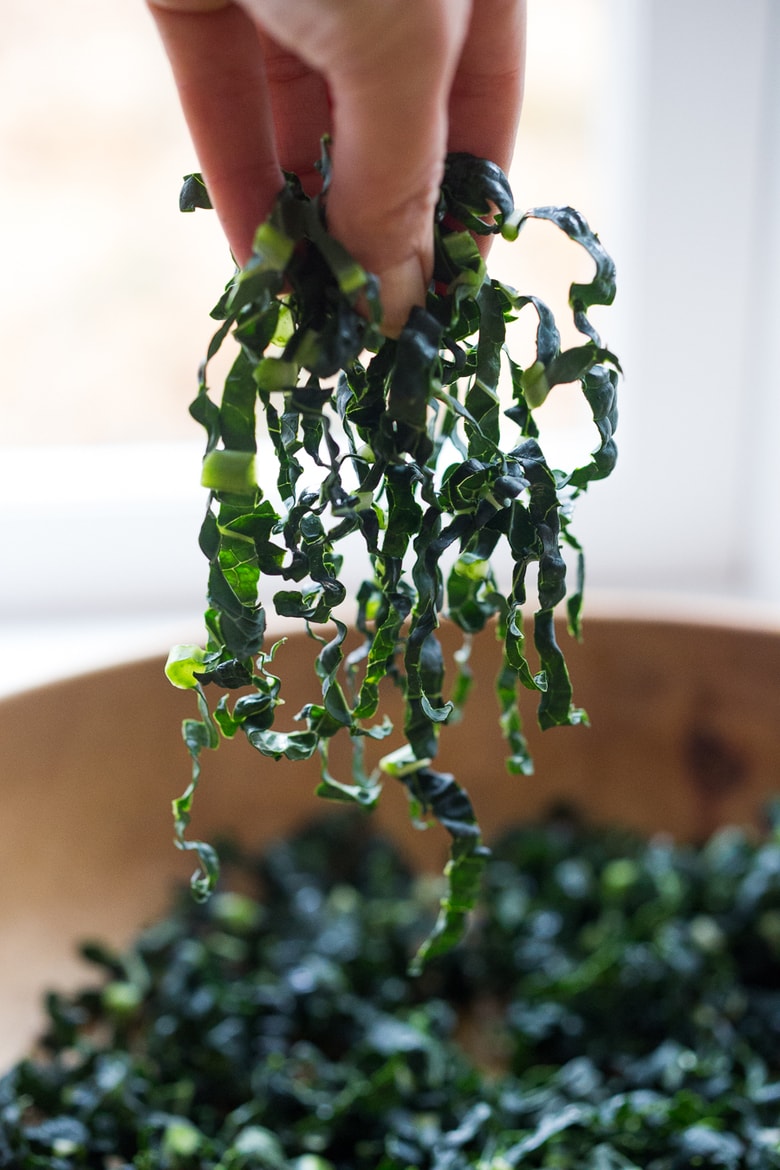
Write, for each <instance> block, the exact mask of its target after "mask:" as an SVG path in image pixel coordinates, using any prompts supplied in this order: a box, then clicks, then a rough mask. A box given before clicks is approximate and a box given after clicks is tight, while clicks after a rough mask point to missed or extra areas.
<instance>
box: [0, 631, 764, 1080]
mask: <svg viewBox="0 0 780 1170" xmlns="http://www.w3.org/2000/svg"><path fill="white" fill-rule="evenodd" d="M446 641H447V642H449V643H450V646H451V647H452V646H453V645H455V644H456V642H455V641H454V640H453V639H452V638H451V637H450V636H448V637H447V639H446ZM315 653H316V645H315V644H314V643H313V642H312V641H311V640H310V639H306V638H305V637H301V636H299V635H296V636H295V637H293V638H291V640H290V641H289V642H288V644H287V645H286V646H285V647H284V649H283V652H282V653H280V655H279V657H278V659H277V663H278V665H279V669H280V673H281V674H282V675H283V677H284V678H285V679H289V680H291V681H290V683H289V684H288V685H286V687H285V693H286V699H287V704H288V706H287V708H286V710H287V711H289V712H290V721H289V722H290V725H292V723H291V717H292V715H293V714H294V713H295V712H296V711H297V710H298V709H299V707H300V706H301V705H302V704H303V703H304V702H305V701H307V700H310V699H311V698H312V697H313V696H312V694H311V693H310V692H311V686H310V684H309V679H310V678H311V674H310V667H309V663H310V662H311V660H312V659H313V656H314V654H315ZM568 654H569V661H570V666H571V672H572V676H573V679H574V681H575V698H576V700H577V702H578V703H580V704H581V705H583V706H584V707H585V708H586V709H587V711H588V714H589V715H590V719H591V726H590V727H576V728H564V729H556V730H552V731H549V732H545V733H544V734H541V733H539V732H538V730H537V729H536V727H535V723H534V710H533V704H532V702H527V701H526V700H532V699H533V696H531V695H523V696H521V701H522V702H524V703H525V708H526V721H527V726H528V735H529V740H530V742H531V747H532V751H533V754H534V758H535V761H536V774H535V775H534V776H532V777H521V776H510V775H508V774H507V773H506V771H505V769H504V762H503V761H504V755H505V750H504V749H505V745H504V741H503V740H502V738H501V736H500V733H499V731H498V726H497V720H496V714H497V707H496V704H495V700H494V698H493V678H494V675H495V671H496V668H497V663H498V654H497V644H496V643H495V641H494V639H493V638H492V637H491V636H490V635H487V636H483V637H480V638H477V639H476V640H475V644H474V651H473V655H472V667H473V670H474V673H475V678H476V682H475V689H474V694H473V696H472V698H471V700H470V706H469V718H468V719H467V720H466V721H464V722H461V723H459V724H456V725H454V726H453V727H451V728H448V729H447V730H446V732H445V733H444V735H443V738H442V747H441V754H440V757H439V760H438V762H437V766H441V767H442V768H443V769H446V770H450V771H453V772H454V773H455V774H456V776H457V777H458V779H459V780H460V781H461V782H462V783H463V784H464V785H465V786H466V787H467V789H468V791H469V793H470V794H471V797H472V800H473V803H474V805H475V808H476V811H477V815H478V817H479V819H480V822H481V824H482V826H483V829H484V832H485V836H486V838H487V839H488V840H490V838H491V836H493V835H495V833H496V832H497V831H499V830H500V829H501V828H503V827H504V826H506V825H508V824H509V823H511V822H513V821H516V820H519V819H522V818H526V817H529V816H531V815H533V814H535V813H537V812H539V811H541V810H543V809H544V808H545V807H546V806H548V805H549V804H550V803H551V802H552V801H555V800H558V799H563V800H567V801H573V802H576V803H577V804H578V805H580V806H581V807H582V808H583V809H584V810H585V811H586V812H587V814H588V815H589V817H590V818H591V819H592V820H595V821H605V820H609V821H611V822H621V823H623V824H625V825H629V826H633V827H636V828H638V829H641V830H643V831H646V832H653V831H658V830H665V831H668V832H670V833H671V834H673V835H674V836H676V837H679V838H687V839H695V838H703V837H705V836H706V835H708V834H710V833H711V832H712V831H713V830H714V829H715V828H716V827H718V826H719V825H723V824H726V823H734V822H736V823H740V824H747V823H751V822H753V823H755V822H757V821H758V820H759V818H760V815H761V810H762V807H763V806H764V804H765V802H766V800H767V798H768V797H770V796H772V795H774V794H775V793H776V792H777V790H778V788H780V704H779V703H778V698H779V697H780V631H779V630H777V629H770V628H761V627H753V626H752V625H751V624H750V623H745V622H742V623H740V624H730V625H725V624H723V623H722V622H713V621H699V622H690V621H682V620H672V619H668V618H656V619H649V618H645V619H637V618H635V617H625V618H617V619H615V618H612V619H606V618H599V617H589V618H588V620H587V623H586V627H585V638H584V641H583V642H582V644H581V645H571V646H570V649H569V652H568ZM387 700H388V702H387V704H386V706H387V708H388V709H389V710H390V714H391V717H392V716H393V715H396V716H397V712H398V709H397V704H396V703H394V701H393V700H394V696H393V695H392V694H390V695H388V696H387ZM194 714H195V710H194V698H193V696H192V695H191V694H189V693H187V692H181V691H176V690H174V689H173V688H172V687H171V686H170V685H169V683H168V682H167V680H166V679H165V677H164V674H163V659H153V660H148V661H141V662H133V663H130V664H127V665H123V666H117V667H115V668H112V669H110V670H101V671H99V672H95V673H92V674H89V675H85V676H83V677H78V678H70V679H68V680H67V681H64V682H58V683H55V684H52V685H49V686H46V687H43V688H39V689H36V690H31V691H28V692H26V693H23V694H19V695H15V696H12V697H10V698H8V699H5V700H4V701H3V702H1V703H0V759H2V777H1V778H0V785H1V791H2V797H1V799H2V815H1V816H0V856H2V883H3V889H2V898H1V899H0V940H2V942H1V944H0V945H1V947H2V951H1V952H0V972H2V974H1V975H0V980H2V983H1V984H0V986H1V987H2V996H1V997H0V1067H4V1066H5V1065H7V1064H9V1063H10V1062H11V1061H12V1060H13V1059H15V1058H16V1057H17V1056H19V1055H20V1054H21V1053H22V1052H23V1051H24V1050H25V1048H26V1047H27V1046H29V1044H30V1043H31V1041H32V1040H33V1038H34V1036H35V1034H36V1030H37V1027H38V1025H39V1022H40V1018H41V1017H40V1007H39V1004H40V997H41V993H42V992H43V990H44V989H46V988H47V987H51V986H56V987H60V988H67V987H71V986H75V985H76V984H77V983H78V982H79V981H80V980H82V979H83V977H84V968H83V966H82V965H81V964H80V962H79V961H78V960H77V958H76V953H75V944H76V942H77V941H78V940H80V939H82V938H97V937H100V938H104V939H106V940H108V941H111V942H114V943H122V942H123V941H126V940H128V939H129V937H130V936H131V935H132V934H133V932H134V931H135V930H136V929H137V928H138V927H139V926H140V925H142V924H143V923H144V922H146V921H149V920H150V919H152V918H153V917H154V916H155V915H156V914H158V913H159V912H160V911H161V910H162V909H163V908H164V907H165V904H166V901H167V899H168V896H169V891H170V886H171V883H172V882H173V881H174V880H176V879H178V880H180V881H185V880H186V879H187V877H188V876H189V873H190V871H191V869H192V858H191V857H190V856H188V855H186V854H183V853H182V852H181V851H179V850H176V849H175V848H174V846H173V830H172V821H171V813H170V802H171V799H172V798H173V797H174V796H177V795H179V794H180V793H181V791H182V790H183V789H184V788H185V787H186V785H187V783H188V780H189V759H188V756H187V753H186V750H185V748H184V745H183V743H182V741H181V736H180V725H181V720H182V719H183V718H186V717H189V716H193V715H194ZM382 750H387V745H386V744H384V745H383V747H382ZM317 775H318V768H317V764H316V762H311V763H310V764H293V765H291V764H289V763H286V762H284V761H282V762H280V763H275V762H274V761H272V760H268V759H265V758H263V757H261V756H259V755H258V754H257V753H255V752H254V751H252V749H251V748H249V747H248V745H247V744H246V742H245V741H244V740H243V738H241V739H240V740H236V741H235V742H233V743H223V744H222V745H221V747H220V748H219V750H218V751H217V752H213V753H211V752H210V753H207V754H206V756H205V758H204V769H203V777H202V781H201V785H200V788H199V790H198V793H197V798H196V807H195V817H194V819H193V825H192V834H193V835H204V836H206V837H207V839H208V838H209V835H212V836H213V834H214V833H215V832H222V831H230V832H232V833H233V834H234V835H236V836H238V837H239V838H240V839H241V840H243V841H245V842H251V843H255V844H257V845H259V844H261V843H262V842H264V841H265V840H268V839H269V838H271V837H273V836H276V835H279V834H283V833H285V832H287V831H288V830H289V829H290V828H291V827H293V826H294V825H295V824H296V823H300V822H302V821H303V820H306V819H308V818H310V817H311V816H313V815H315V814H317V813H322V812H323V811H325V810H326V809H327V807H328V806H327V805H325V804H324V802H322V801H319V800H317V799H315V797H314V796H313V795H312V791H313V789H314V787H315V785H316V783H317ZM372 816H373V818H374V821H373V823H376V824H377V825H381V826H382V827H383V828H385V829H387V830H389V831H390V832H392V833H393V834H394V836H395V837H396V839H397V840H398V841H399V843H400V845H401V846H402V848H403V849H404V850H405V851H406V852H407V854H408V855H409V857H410V858H411V859H412V860H413V861H414V862H415V863H416V864H418V865H420V866H425V867H431V868H433V867H439V866H440V865H441V864H442V862H443V860H444V858H445V856H446V851H447V839H446V834H444V833H443V831H442V830H441V829H439V828H438V827H436V828H431V829H430V830H428V831H426V832H419V831H416V830H415V829H414V828H413V827H412V826H411V824H410V822H409V817H408V812H407V805H406V798H405V794H404V790H403V789H402V786H401V785H400V784H398V783H397V782H395V781H392V780H388V781H387V782H386V785H385V791H384V793H383V797H382V801H381V805H380V809H379V810H378V812H377V813H375V814H372Z"/></svg>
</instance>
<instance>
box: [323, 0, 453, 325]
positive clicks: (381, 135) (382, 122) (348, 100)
mask: <svg viewBox="0 0 780 1170" xmlns="http://www.w3.org/2000/svg"><path fill="white" fill-rule="evenodd" d="M393 7H394V19H393V21H392V22H390V24H389V25H388V27H386V28H385V29H383V30H381V35H379V36H377V33H376V30H374V34H373V36H372V44H371V46H370V51H366V52H363V53H361V52H355V51H353V52H352V53H350V55H349V58H348V59H345V60H344V61H343V64H342V63H339V64H338V65H337V66H336V67H335V68H334V69H332V70H331V71H329V74H328V75H327V80H328V82H329V85H330V91H331V97H332V102H333V114H332V117H333V155H332V162H333V170H332V180H331V185H330V188H329V191H328V195H327V216H328V226H329V229H330V231H331V232H332V233H333V235H334V236H336V238H337V239H339V240H340V241H341V243H342V244H343V245H344V246H345V247H346V248H347V249H348V250H349V251H350V252H351V253H352V255H353V256H354V257H355V259H356V260H358V262H359V263H360V264H362V266H363V267H364V268H366V269H367V270H368V271H370V272H373V273H375V274H376V275H377V276H378V277H379V280H380V299H381V302H382V308H383V328H384V330H385V332H387V333H389V334H390V335H396V334H397V333H399V332H400V330H401V328H402V327H403V325H404V324H405V322H406V319H407V317H408V315H409V311H410V309H411V308H412V306H413V305H415V304H423V303H424V301H425V293H426V288H427V285H428V282H429V280H430V277H431V273H432V270H433V216H434V211H435V208H436V203H437V200H438V196H439V187H440V183H441V178H442V173H443V167H444V161H445V156H446V151H447V129H448V121H447V109H448V101H449V94H450V89H451V86H452V80H453V76H454V73H455V68H456V65H457V62H458V59H459V56H460V50H461V46H462V42H463V37H464V36H465V29H466V23H467V22H466V16H467V13H468V5H467V4H466V3H465V2H464V3H462V4H461V3H458V2H456V0H444V3H438V2H434V3H425V2H423V0H411V2H410V3H408V4H404V3H401V4H396V5H394V6H393ZM459 14H460V19H458V16H459ZM369 23H370V22H369Z"/></svg>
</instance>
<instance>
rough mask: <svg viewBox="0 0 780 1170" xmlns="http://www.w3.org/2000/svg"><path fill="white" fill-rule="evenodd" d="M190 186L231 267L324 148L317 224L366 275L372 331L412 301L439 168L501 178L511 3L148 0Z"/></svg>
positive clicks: (423, 262) (306, 179)
mask: <svg viewBox="0 0 780 1170" xmlns="http://www.w3.org/2000/svg"><path fill="white" fill-rule="evenodd" d="M149 7H150V9H151V12H152V15H153V16H154V19H155V22H156V24H157V27H158V30H159V32H160V35H161V37H162V41H163V44H164V46H165V49H166V52H167V54H168V57H169V60H170V63H171V67H172V69H173V74H174V78H175V81H176V85H177V88H178V92H179V96H180V100H181V104H182V109H183V111H184V116H185V118H186V121H187V124H188V127H189V130H190V134H191V137H192V140H193V144H194V147H195V150H196V153H197V155H198V159H199V163H200V167H201V169H202V171H203V174H204V178H205V180H206V185H207V187H208V189H209V194H210V196H211V199H212V202H213V204H214V207H215V209H216V211H217V214H218V216H219V218H220V221H221V223H222V226H223V228H224V231H225V234H226V236H227V239H228V242H229V244H230V247H231V249H232V251H233V254H234V256H235V257H236V260H237V261H238V262H239V263H240V264H243V263H245V262H246V260H247V259H248V258H249V255H250V251H251V243H252V238H253V235H254V231H255V228H256V227H257V224H258V223H260V222H261V221H262V220H263V219H264V218H265V217H266V215H267V214H268V212H269V210H270V208H271V206H272V204H273V201H274V199H275V197H276V195H277V193H278V191H279V190H280V188H281V186H282V174H281V171H282V169H285V170H292V171H295V172H297V173H298V174H299V175H300V176H301V178H302V180H303V183H304V186H305V187H306V188H307V191H308V192H309V194H314V193H316V191H317V190H318V187H319V176H318V174H317V172H316V171H315V170H314V168H313V163H314V161H315V160H316V159H317V158H318V157H319V154H320V139H321V137H322V135H323V134H325V133H330V134H331V135H332V137H333V149H332V158H333V178H332V183H331V187H330V190H329V192H328V196H327V216H328V226H329V229H330V231H331V232H333V234H334V235H335V236H336V237H337V238H338V239H339V240H340V241H341V242H342V243H343V244H344V246H345V247H346V248H348V250H349V251H350V252H351V253H352V254H353V255H354V256H355V257H356V259H357V260H358V261H359V262H360V263H361V264H362V265H363V266H364V267H365V268H367V269H368V270H369V271H371V272H375V273H377V274H378V275H379V277H380V280H381V290H382V292H381V295H382V303H383V308H384V315H385V318H384V319H385V328H386V330H387V332H388V333H390V334H393V333H397V332H398V330H399V329H400V328H401V326H402V325H403V323H404V321H405V320H406V317H407V315H408V312H409V309H410V308H411V307H412V305H413V304H422V303H423V300H424V295H425V288H426V285H427V283H428V280H429V278H430V273H431V269H432V246H433V239H432V227H431V225H432V222H433V212H434V208H435V205H436V200H437V197H438V190H439V183H440V180H441V175H442V169H443V165H444V159H445V155H446V154H447V152H448V151H453V150H457V151H469V152H470V153H472V154H475V155H478V156H481V157H483V158H490V159H492V160H493V161H494V162H496V163H498V164H499V165H500V166H501V167H503V168H504V169H505V170H506V169H507V168H508V166H509V162H510V160H511V156H512V150H513V145H514V140H515V135H516V130H517V120H518V117H519V112H520V105H521V101H522V90H523V76H524V61H525V0H236V2H231V0H154V2H153V3H152V2H150V3H149Z"/></svg>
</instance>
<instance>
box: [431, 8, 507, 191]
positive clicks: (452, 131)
mask: <svg viewBox="0 0 780 1170" xmlns="http://www.w3.org/2000/svg"><path fill="white" fill-rule="evenodd" d="M525 42H526V3H525V0H473V2H472V8H471V17H470V21H469V27H468V32H467V34H466V39H465V43H464V45H463V51H462V53H461V56H460V60H459V62H458V68H457V71H456V74H455V79H454V81H453V85H452V90H451V93H450V101H449V138H448V149H449V150H452V151H466V152H467V153H469V154H474V155H476V156H477V157H478V158H487V159H490V160H491V162H494V163H497V164H498V166H500V167H501V168H502V170H504V171H507V170H508V169H509V164H510V162H511V161H512V155H513V153H514V145H515V138H516V136H517V124H518V120H519V117H520V107H521V105H522V100H523V83H524V80H525Z"/></svg>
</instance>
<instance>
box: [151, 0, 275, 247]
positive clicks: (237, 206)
mask: <svg viewBox="0 0 780 1170" xmlns="http://www.w3.org/2000/svg"><path fill="white" fill-rule="evenodd" d="M148 4H149V8H150V10H151V13H152V15H153V17H154V20H155V23H156V24H157V28H158V30H159V33H160V36H161V38H162V41H163V45H164V47H165V50H166V52H167V54H168V58H169V61H170V63H171V68H172V70H173V75H174V79H175V81H176V86H177V89H178V91H179V98H180V101H181V106H182V110H183V112H184V117H185V119H186V122H187V125H188V128H189V131H190V136H191V138H192V142H193V146H194V147H195V152H196V154H197V157H198V161H199V164H200V167H201V170H202V171H203V176H204V179H205V181H206V186H207V188H208V191H209V195H210V197H211V200H212V203H213V205H214V207H215V209H216V211H217V214H218V216H219V219H220V221H221V223H222V227H223V229H224V231H225V235H226V236H227V238H228V241H229V243H230V246H231V248H232V250H233V254H234V255H235V257H236V260H237V261H238V263H239V264H245V263H246V261H247V260H248V259H249V257H250V255H251V250H252V238H253V233H254V229H255V228H256V227H257V224H258V223H261V222H262V221H263V220H264V219H265V218H266V217H267V215H268V213H269V212H270V210H271V207H272V206H273V202H274V200H275V198H276V196H277V195H278V193H279V191H280V190H281V188H282V186H283V184H284V176H283V174H282V170H281V167H280V164H279V159H278V157H277V152H276V144H275V135H274V126H273V117H272V113H271V102H270V97H269V92H268V84H267V79H266V75H265V66H264V61H263V51H262V46H261V43H260V39H259V35H258V33H257V30H256V28H255V26H254V24H253V23H252V21H251V19H250V18H249V17H248V16H247V15H246V13H245V12H244V11H243V10H242V9H241V8H239V6H238V5H236V4H229V3H225V2H224V0H180V2H179V3H176V0H167V2H166V0H148Z"/></svg>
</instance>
